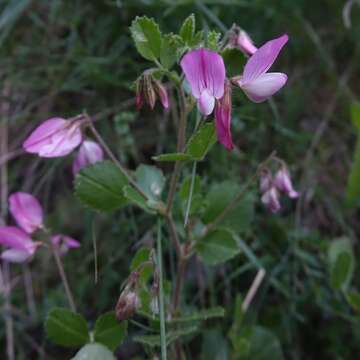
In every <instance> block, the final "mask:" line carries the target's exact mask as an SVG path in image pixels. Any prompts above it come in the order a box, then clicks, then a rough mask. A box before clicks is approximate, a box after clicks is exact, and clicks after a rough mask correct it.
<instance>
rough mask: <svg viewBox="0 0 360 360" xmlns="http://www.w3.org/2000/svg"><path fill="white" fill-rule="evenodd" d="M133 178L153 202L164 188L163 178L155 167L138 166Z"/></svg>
mask: <svg viewBox="0 0 360 360" xmlns="http://www.w3.org/2000/svg"><path fill="white" fill-rule="evenodd" d="M135 177H136V180H137V183H138V184H139V186H140V187H141V189H142V190H143V191H144V192H145V194H146V195H148V196H149V197H150V198H151V199H153V200H154V201H156V200H157V199H159V198H160V196H161V193H162V191H163V189H164V186H165V177H164V175H163V173H162V171H161V170H160V169H158V168H156V167H155V166H149V165H140V166H139V167H138V168H137V169H136V173H135Z"/></svg>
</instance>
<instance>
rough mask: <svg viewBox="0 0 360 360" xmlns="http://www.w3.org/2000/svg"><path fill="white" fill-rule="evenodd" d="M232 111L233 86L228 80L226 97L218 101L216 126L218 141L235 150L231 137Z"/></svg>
mask: <svg viewBox="0 0 360 360" xmlns="http://www.w3.org/2000/svg"><path fill="white" fill-rule="evenodd" d="M231 109H232V101H231V84H230V83H229V81H228V80H226V82H225V91H224V95H223V97H222V98H221V99H219V100H216V105H215V125H216V133H217V138H218V141H219V142H220V143H221V144H223V145H224V147H225V148H226V149H228V150H232V149H233V148H234V144H233V142H232V137H231Z"/></svg>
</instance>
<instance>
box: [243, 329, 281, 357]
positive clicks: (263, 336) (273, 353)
mask: <svg viewBox="0 0 360 360" xmlns="http://www.w3.org/2000/svg"><path fill="white" fill-rule="evenodd" d="M249 340H250V348H249V351H248V354H247V356H244V357H240V359H247V360H283V359H284V355H283V351H282V349H281V344H280V341H279V339H278V338H277V336H276V335H275V334H274V333H273V332H271V331H270V330H268V329H266V328H265V327H262V326H255V327H254V328H252V331H251V335H250V339H249Z"/></svg>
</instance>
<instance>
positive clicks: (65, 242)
mask: <svg viewBox="0 0 360 360" xmlns="http://www.w3.org/2000/svg"><path fill="white" fill-rule="evenodd" d="M51 241H52V243H53V244H55V245H56V246H58V247H59V250H60V253H61V255H65V254H66V253H67V252H68V251H69V249H75V248H78V247H80V246H81V244H80V242H79V241H77V240H75V239H73V238H71V237H70V236H67V235H63V234H55V235H53V236H52V237H51Z"/></svg>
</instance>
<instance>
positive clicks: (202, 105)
mask: <svg viewBox="0 0 360 360" xmlns="http://www.w3.org/2000/svg"><path fill="white" fill-rule="evenodd" d="M214 107H215V98H214V96H212V95H210V94H209V92H208V91H207V90H204V91H203V92H202V93H201V95H200V98H199V100H198V108H199V111H200V112H201V113H202V114H203V115H206V116H207V115H210V114H211V113H212V112H213V110H214Z"/></svg>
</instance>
